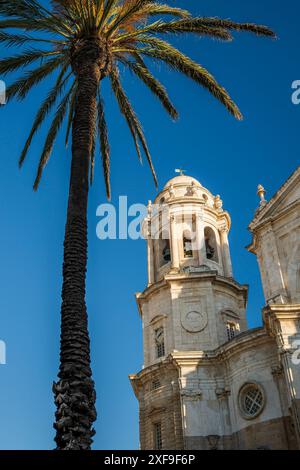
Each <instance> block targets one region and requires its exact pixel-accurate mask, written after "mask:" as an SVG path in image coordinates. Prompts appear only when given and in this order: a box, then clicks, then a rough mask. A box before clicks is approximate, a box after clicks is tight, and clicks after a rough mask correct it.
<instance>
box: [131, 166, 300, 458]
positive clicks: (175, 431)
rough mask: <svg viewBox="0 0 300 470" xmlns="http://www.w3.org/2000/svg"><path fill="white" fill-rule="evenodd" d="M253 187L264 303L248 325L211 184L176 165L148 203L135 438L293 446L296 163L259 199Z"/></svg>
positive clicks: (298, 262)
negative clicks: (255, 322)
mask: <svg viewBox="0 0 300 470" xmlns="http://www.w3.org/2000/svg"><path fill="white" fill-rule="evenodd" d="M259 195H260V197H261V203H260V207H259V209H258V211H257V212H256V214H255V217H254V219H253V221H252V222H251V224H250V227H249V228H250V231H251V233H252V234H253V242H252V244H251V245H250V246H249V250H250V251H252V252H254V253H255V254H256V255H257V257H258V262H259V265H260V270H261V274H262V282H263V287H264V292H265V297H266V307H265V308H264V310H263V319H264V326H263V327H262V328H256V329H252V330H249V329H247V322H246V306H247V294H248V286H245V285H240V284H239V283H238V282H236V280H235V279H234V277H233V271H232V264H231V257H230V249H229V243H228V233H229V230H230V225H231V220H230V216H229V214H228V212H227V211H225V210H224V208H223V203H222V200H221V198H220V196H213V195H212V194H211V193H210V192H209V191H208V190H207V189H206V188H204V187H203V186H202V185H201V184H200V183H199V182H198V181H197V180H195V179H194V178H191V177H189V176H185V175H180V176H178V177H176V178H173V179H171V180H170V181H169V182H168V183H167V184H166V186H165V187H164V189H163V190H162V191H161V192H160V193H159V194H158V196H157V198H156V199H155V201H154V203H153V204H152V203H149V208H148V217H147V219H146V220H145V222H144V227H143V229H144V235H145V238H146V240H147V254H148V286H147V287H146V289H145V290H144V291H143V292H142V293H138V294H137V295H136V299H137V304H138V308H139V312H140V316H141V319H142V327H143V342H144V366H143V369H142V370H141V371H140V372H139V373H137V374H134V375H131V376H130V380H131V383H132V386H133V389H134V392H135V394H136V397H137V399H138V400H139V408H140V445H141V448H142V449H257V448H268V449H295V448H299V443H300V440H299V436H300V432H299V430H300V426H299V423H300V420H299V416H300V405H299V403H300V369H299V368H300V365H298V362H300V360H299V361H298V360H297V359H298V356H297V348H298V349H299V347H300V336H299V333H300V305H299V304H298V302H300V297H299V295H300V169H298V170H297V171H296V172H295V173H294V175H292V177H291V178H290V179H289V180H288V182H287V183H286V184H285V185H284V186H283V187H282V188H281V189H280V190H279V191H278V193H277V194H276V195H275V196H274V197H273V198H272V199H271V200H270V201H269V202H267V201H266V200H265V197H264V190H263V188H262V187H260V188H259ZM291 250H292V253H293V255H292V254H291ZM298 278H299V279H298ZM297 340H299V344H297ZM299 356H300V355H299Z"/></svg>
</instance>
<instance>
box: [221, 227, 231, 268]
mask: <svg viewBox="0 0 300 470" xmlns="http://www.w3.org/2000/svg"><path fill="white" fill-rule="evenodd" d="M220 237H221V252H222V259H223V269H224V276H225V277H233V272H232V264H231V256H230V250H229V242H228V228H227V227H222V228H221V230H220Z"/></svg>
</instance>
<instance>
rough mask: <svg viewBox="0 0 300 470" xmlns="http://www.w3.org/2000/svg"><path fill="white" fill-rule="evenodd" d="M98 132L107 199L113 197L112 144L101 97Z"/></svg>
mask: <svg viewBox="0 0 300 470" xmlns="http://www.w3.org/2000/svg"><path fill="white" fill-rule="evenodd" d="M98 133H99V139H100V150H101V157H102V167H103V175H104V182H105V188H106V196H107V199H108V200H110V198H111V187H110V145H109V138H108V130H107V124H106V119H105V112H104V103H103V100H102V99H101V98H99V100H98Z"/></svg>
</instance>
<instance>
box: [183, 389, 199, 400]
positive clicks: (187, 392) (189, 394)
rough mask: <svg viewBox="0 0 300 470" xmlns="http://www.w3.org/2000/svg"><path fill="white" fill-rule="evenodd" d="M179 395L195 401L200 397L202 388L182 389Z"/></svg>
mask: <svg viewBox="0 0 300 470" xmlns="http://www.w3.org/2000/svg"><path fill="white" fill-rule="evenodd" d="M180 395H181V396H182V397H184V398H187V399H189V400H192V401H196V400H200V398H201V397H202V390H199V389H198V390H191V389H183V390H181V391H180Z"/></svg>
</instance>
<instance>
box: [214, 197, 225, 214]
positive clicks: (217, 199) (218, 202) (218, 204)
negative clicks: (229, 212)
mask: <svg viewBox="0 0 300 470" xmlns="http://www.w3.org/2000/svg"><path fill="white" fill-rule="evenodd" d="M214 205H215V208H216V209H217V210H221V209H222V207H223V201H222V199H221V197H220V195H219V194H217V196H216V197H215V203H214Z"/></svg>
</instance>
